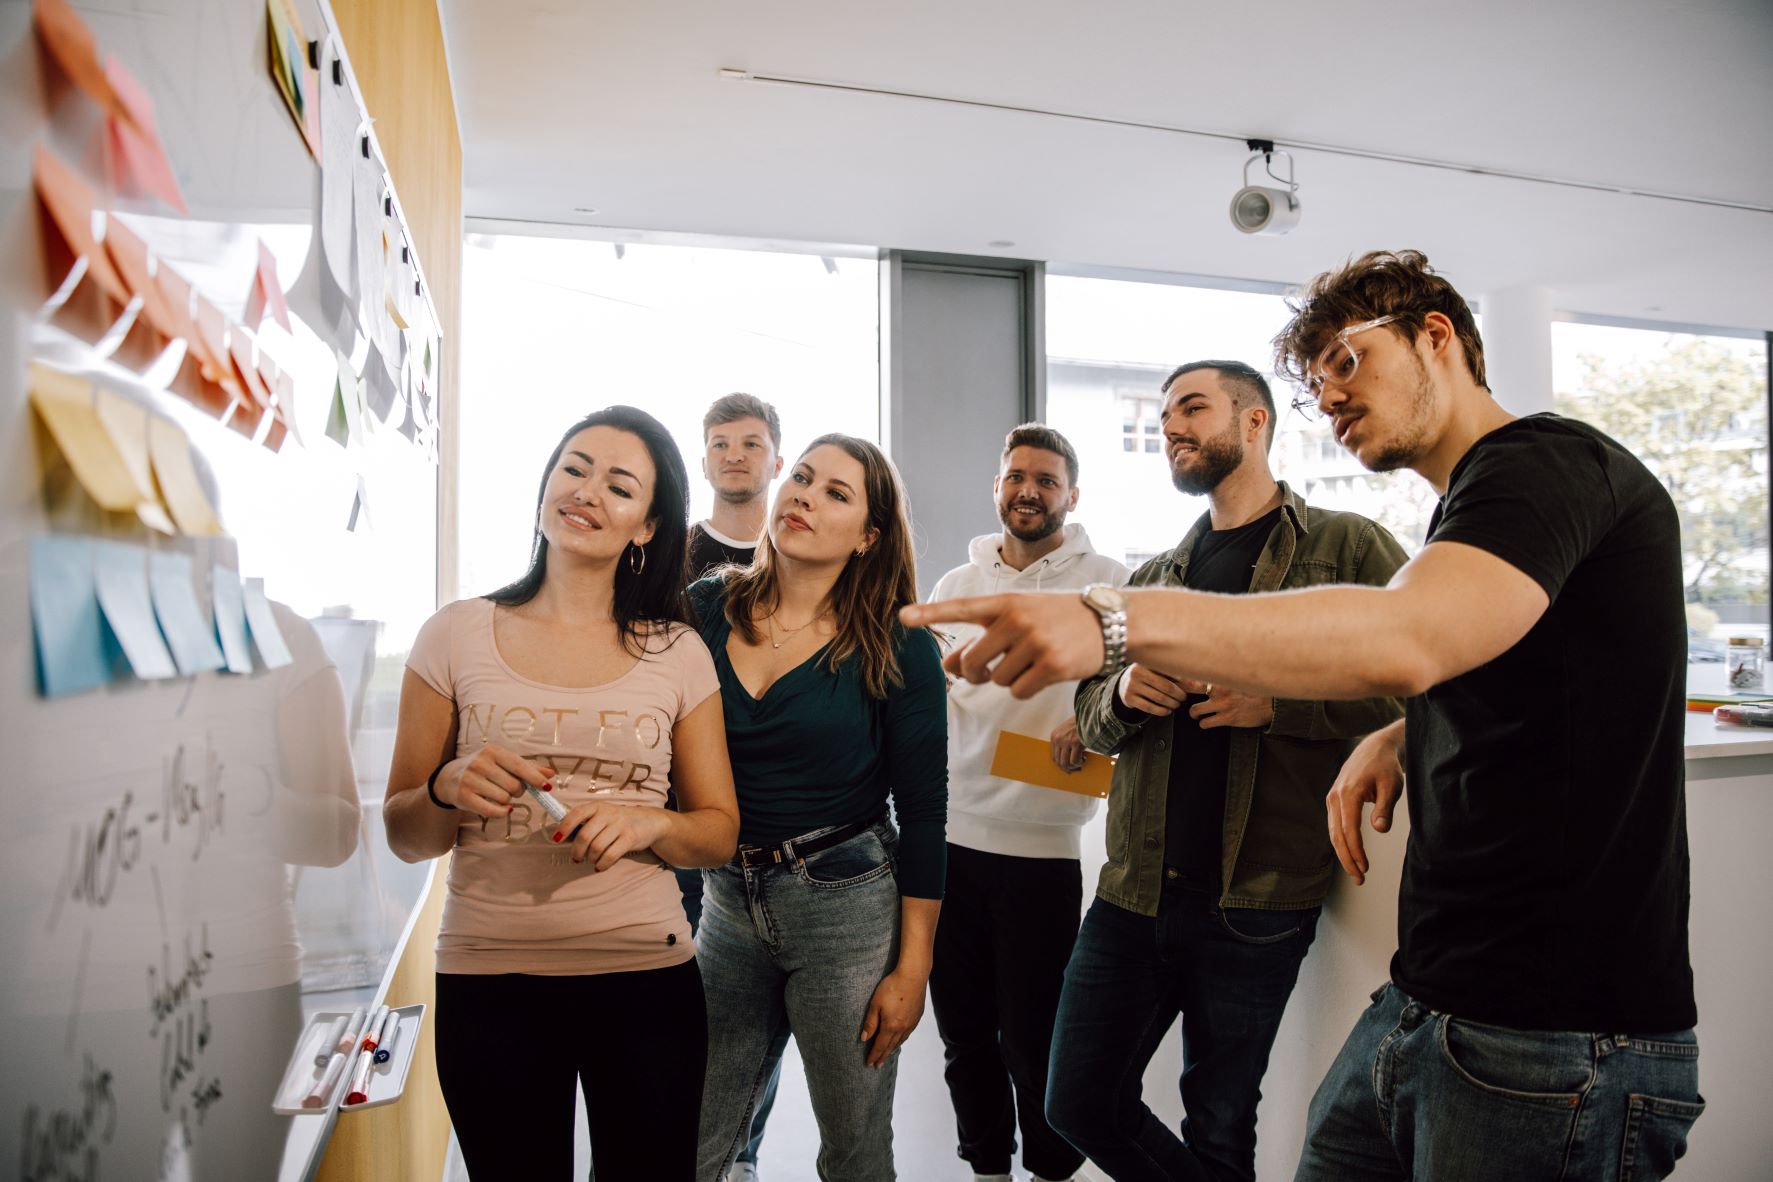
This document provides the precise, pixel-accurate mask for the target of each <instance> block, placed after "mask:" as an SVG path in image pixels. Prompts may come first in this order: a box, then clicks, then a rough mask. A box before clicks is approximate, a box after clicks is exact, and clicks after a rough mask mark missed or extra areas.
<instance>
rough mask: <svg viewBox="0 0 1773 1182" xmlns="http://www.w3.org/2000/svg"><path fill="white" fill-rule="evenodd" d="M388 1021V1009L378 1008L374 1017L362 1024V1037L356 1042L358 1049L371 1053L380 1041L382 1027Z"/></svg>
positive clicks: (384, 1007)
mask: <svg viewBox="0 0 1773 1182" xmlns="http://www.w3.org/2000/svg"><path fill="white" fill-rule="evenodd" d="M387 1021H388V1007H387V1006H378V1007H377V1008H376V1012H375V1016H374V1017H372V1018H370V1020H369V1021H367V1022H365V1023H364V1024H363V1037H362V1038H361V1039H359V1040H358V1043H357V1045H358V1047H359V1048H360V1049H362V1050H365V1051H373V1050H375V1049H376V1044H377V1043H379V1042H380V1041H381V1040H382V1026H383V1025H384V1024H385V1023H386V1022H387Z"/></svg>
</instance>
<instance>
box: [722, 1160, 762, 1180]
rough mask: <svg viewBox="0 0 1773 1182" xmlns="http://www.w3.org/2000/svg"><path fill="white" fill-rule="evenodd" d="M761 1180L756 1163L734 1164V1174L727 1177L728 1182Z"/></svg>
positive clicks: (743, 1162) (740, 1162)
mask: <svg viewBox="0 0 1773 1182" xmlns="http://www.w3.org/2000/svg"><path fill="white" fill-rule="evenodd" d="M760 1178H761V1175H760V1174H758V1172H757V1164H756V1163H755V1162H748V1161H737V1162H734V1163H733V1168H732V1172H731V1173H729V1174H728V1175H727V1176H726V1182H759V1179H760Z"/></svg>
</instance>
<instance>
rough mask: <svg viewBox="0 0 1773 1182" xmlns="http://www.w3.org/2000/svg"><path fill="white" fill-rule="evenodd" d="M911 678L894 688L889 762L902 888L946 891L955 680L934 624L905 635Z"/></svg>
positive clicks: (904, 891) (905, 666) (932, 894)
mask: <svg viewBox="0 0 1773 1182" xmlns="http://www.w3.org/2000/svg"><path fill="white" fill-rule="evenodd" d="M899 671H900V672H901V673H902V674H903V675H904V678H905V684H904V685H902V686H895V687H893V689H892V690H890V691H889V692H888V694H887V700H886V728H885V736H884V741H885V744H886V766H887V775H888V788H889V790H890V791H891V793H892V798H893V813H894V815H895V816H897V817H898V820H899V893H900V894H901V895H908V896H910V897H912V898H915V899H940V898H941V897H942V885H943V880H944V879H945V878H946V876H947V870H948V844H947V842H948V681H947V678H945V677H944V676H943V674H942V655H941V652H940V651H939V650H938V649H937V647H936V640H935V637H933V636H931V635H930V633H929V630H928V629H926V628H916V629H913V630H911V631H909V632H907V633H906V634H905V636H904V638H903V639H902V640H901V641H900V642H899Z"/></svg>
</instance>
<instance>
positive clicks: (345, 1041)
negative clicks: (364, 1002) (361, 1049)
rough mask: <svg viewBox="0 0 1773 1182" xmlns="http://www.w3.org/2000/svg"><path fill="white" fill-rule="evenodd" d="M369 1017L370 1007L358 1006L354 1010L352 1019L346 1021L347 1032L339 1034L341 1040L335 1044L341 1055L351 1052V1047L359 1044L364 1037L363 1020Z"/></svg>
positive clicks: (335, 1048)
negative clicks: (358, 1041)
mask: <svg viewBox="0 0 1773 1182" xmlns="http://www.w3.org/2000/svg"><path fill="white" fill-rule="evenodd" d="M367 1017H369V1009H368V1007H366V1006H358V1007H357V1008H356V1009H354V1010H352V1011H351V1020H350V1021H349V1022H346V1023H345V1032H344V1034H342V1035H340V1036H339V1041H338V1042H336V1043H334V1044H333V1050H335V1051H337V1052H338V1053H339V1054H341V1055H348V1054H350V1053H351V1048H352V1047H355V1046H356V1045H357V1040H358V1039H360V1038H362V1037H363V1020H364V1019H365V1018H367Z"/></svg>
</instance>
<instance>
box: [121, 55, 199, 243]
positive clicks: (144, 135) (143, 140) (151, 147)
mask: <svg viewBox="0 0 1773 1182" xmlns="http://www.w3.org/2000/svg"><path fill="white" fill-rule="evenodd" d="M105 77H106V78H108V79H110V82H111V89H112V90H113V91H114V92H116V95H117V97H118V98H119V99H120V100H122V103H123V106H124V109H125V110H126V111H127V112H128V113H129V117H128V118H126V119H119V118H115V117H113V118H112V120H111V149H112V152H113V155H114V157H115V160H116V166H117V171H118V173H119V177H118V180H119V182H120V183H121V184H122V185H125V186H131V185H132V186H134V187H135V188H139V189H140V190H142V191H143V192H145V193H151V194H153V195H154V196H155V197H158V198H160V200H162V201H164V202H166V204H168V205H170V206H172V208H174V209H176V210H178V211H179V212H180V213H190V212H191V210H190V208H189V207H188V206H187V205H186V204H185V195H184V194H183V193H181V192H180V191H179V182H178V179H177V178H176V177H174V176H173V175H172V163H171V161H169V160H167V158H166V145H165V144H163V143H161V142H160V131H159V129H158V128H157V127H155V125H154V100H153V99H151V98H149V97H148V92H147V91H146V90H144V89H143V88H142V84H141V83H140V82H137V81H136V80H135V75H133V74H131V73H130V72H129V70H128V69H127V68H126V67H125V66H124V65H123V63H122V62H120V61H118V60H117V59H116V58H115V57H114V56H113V57H107V58H106V59H105Z"/></svg>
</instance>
